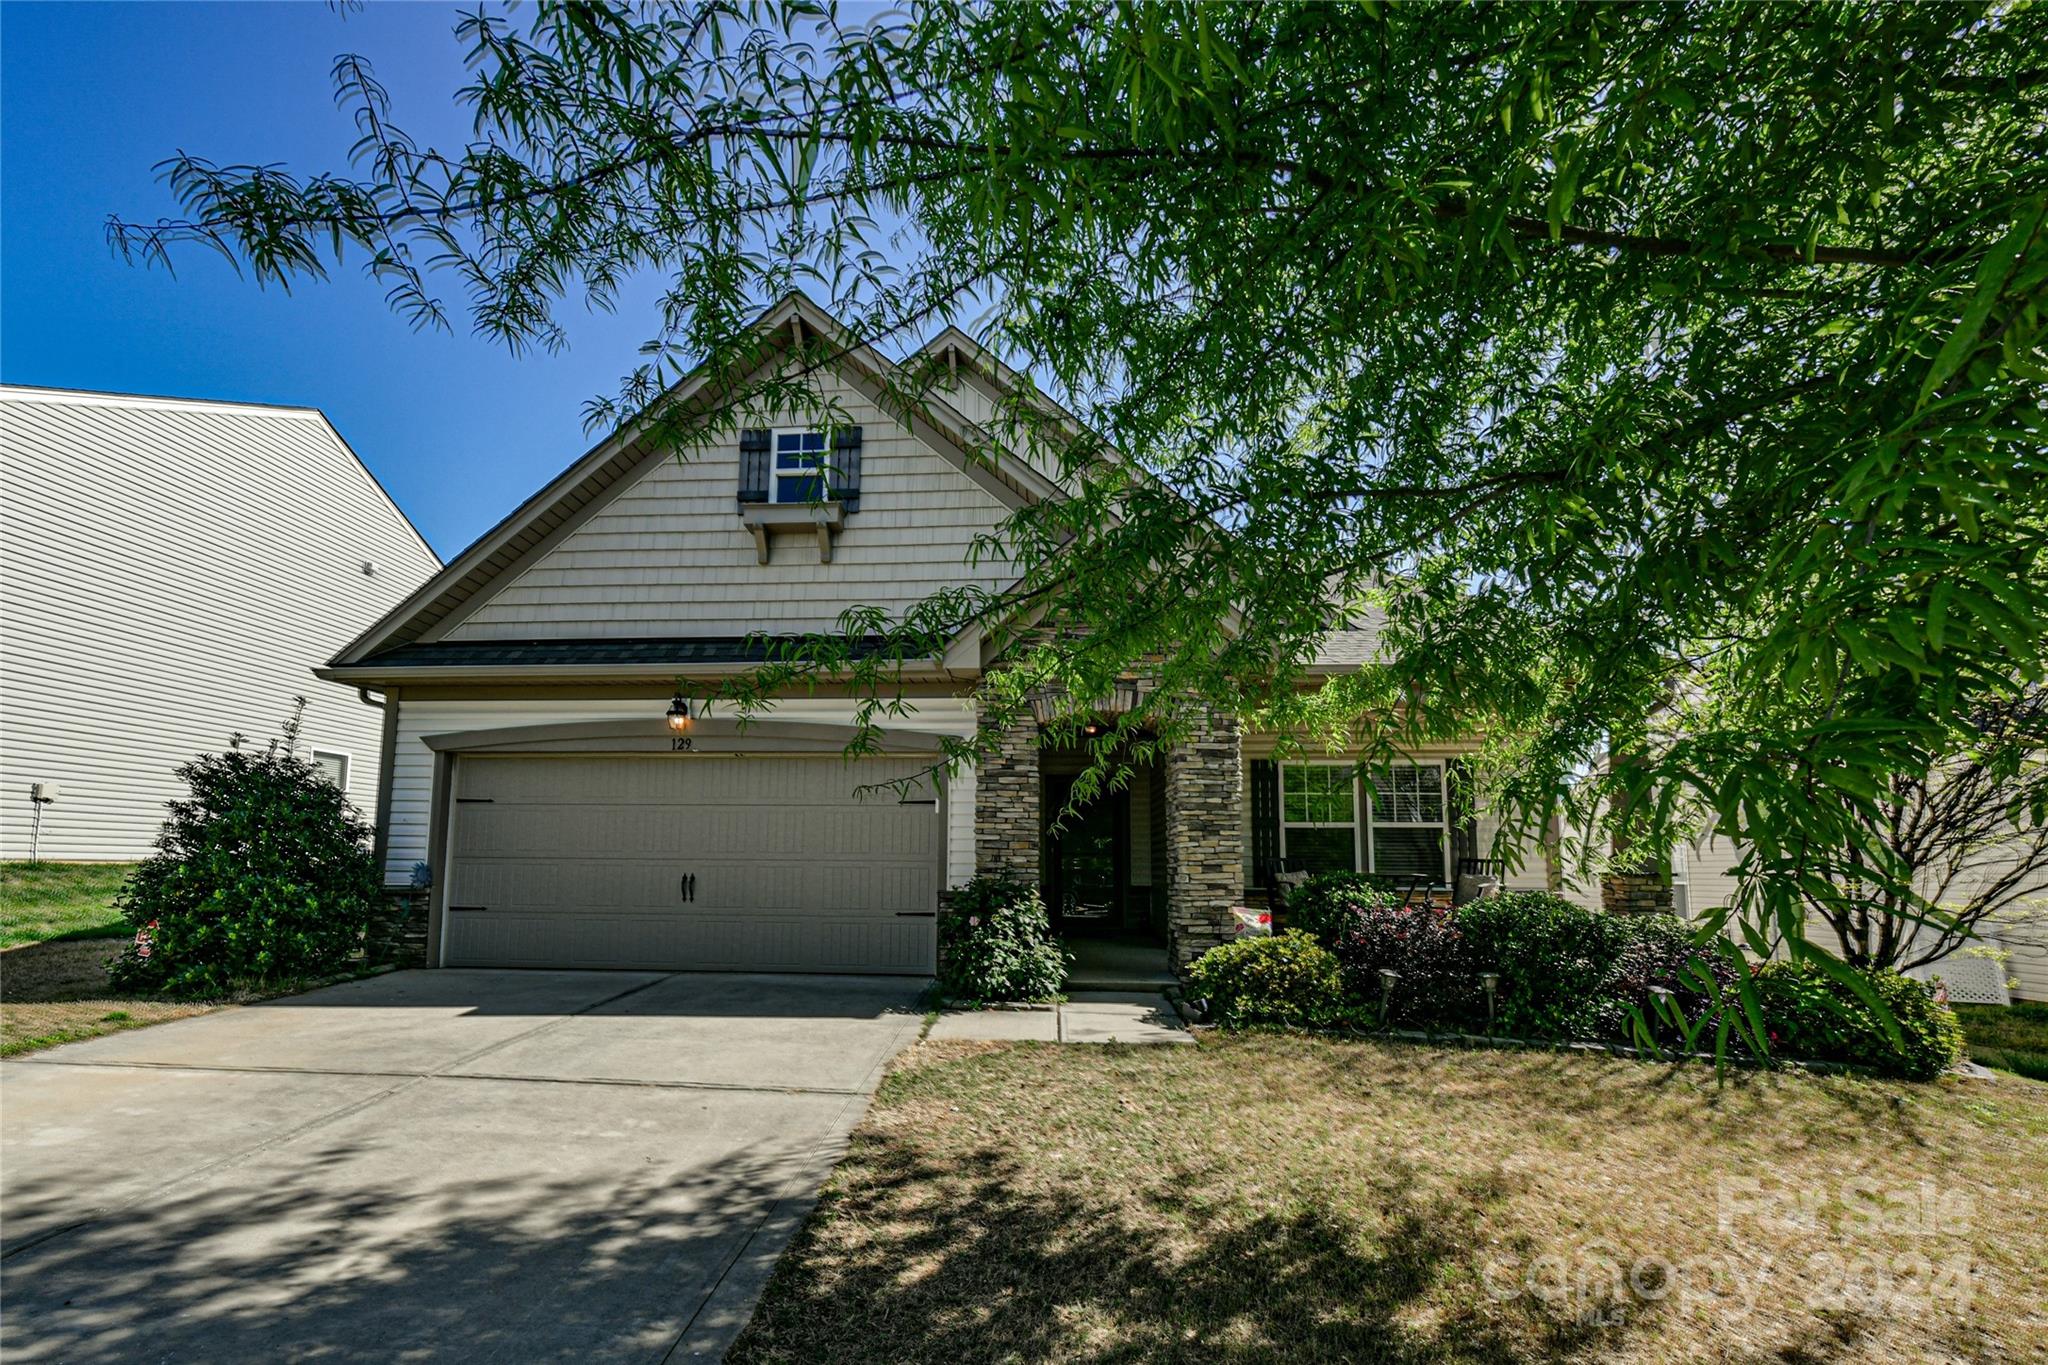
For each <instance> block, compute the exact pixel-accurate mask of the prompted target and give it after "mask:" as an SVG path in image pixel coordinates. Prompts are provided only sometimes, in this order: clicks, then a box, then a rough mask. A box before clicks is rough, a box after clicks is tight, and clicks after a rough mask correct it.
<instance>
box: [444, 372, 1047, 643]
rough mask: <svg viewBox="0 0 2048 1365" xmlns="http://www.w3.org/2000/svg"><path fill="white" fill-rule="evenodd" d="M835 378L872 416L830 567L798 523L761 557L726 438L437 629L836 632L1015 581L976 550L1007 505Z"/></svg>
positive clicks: (468, 633)
mask: <svg viewBox="0 0 2048 1365" xmlns="http://www.w3.org/2000/svg"><path fill="white" fill-rule="evenodd" d="M825 382H826V383H827V384H828V387H830V388H831V389H832V392H833V394H834V396H835V397H836V398H837V400H838V401H839V402H840V403H841V404H843V405H844V408H845V411H846V415H847V420H850V421H852V422H855V423H858V424H860V425H861V427H862V443H861V444H862V448H861V503H860V511H859V512H858V513H856V514H854V515H851V516H849V517H847V518H846V523H845V525H844V527H843V528H841V529H840V530H839V531H838V532H837V533H836V534H835V538H834V541H833V546H832V562H831V563H829V564H827V563H821V562H820V561H819V557H818V547H817V542H816V540H815V538H812V537H807V536H799V535H774V536H771V537H770V545H771V558H770V562H769V563H767V564H762V563H760V562H758V559H757V556H756V551H755V546H754V540H753V537H752V535H751V534H750V533H749V532H748V530H747V529H746V527H745V526H743V525H742V524H741V523H740V520H739V517H738V515H737V504H736V502H735V500H734V493H735V490H736V489H737V488H738V483H739V438H738V436H737V435H735V434H728V435H727V436H726V437H722V438H720V439H718V440H716V441H713V442H711V443H709V444H707V445H706V446H704V447H703V448H701V449H696V450H689V451H684V452H681V453H680V454H678V455H661V456H655V457H653V458H652V459H650V460H649V462H648V463H647V464H646V465H645V467H644V468H643V469H642V470H641V471H640V472H639V473H637V474H635V475H633V476H630V478H629V479H628V481H627V483H626V485H625V486H624V487H623V488H622V489H621V491H620V492H619V493H618V494H617V496H615V497H613V498H611V499H610V500H609V501H608V502H606V503H604V504H603V506H602V507H600V508H599V509H598V510H597V511H595V512H593V513H592V514H591V515H590V517H589V518H588V519H587V520H586V521H584V522H583V523H582V524H581V525H580V526H578V527H577V528H576V529H575V530H574V531H572V532H570V533H569V534H568V535H567V536H566V537H564V538H563V540H562V541H561V542H560V543H558V544H556V545H555V546H554V547H553V548H552V549H550V550H548V551H547V552H545V553H543V554H539V555H536V556H534V557H533V558H532V559H531V561H530V562H528V563H527V564H526V565H525V567H524V568H522V569H521V570H519V571H518V572H517V573H516V575H515V576H512V577H509V578H508V579H507V580H506V581H505V582H503V583H502V584H500V585H499V586H498V587H497V588H496V590H495V591H493V592H491V593H490V594H489V596H488V597H487V598H486V599H485V600H483V601H481V602H480V603H478V604H477V605H475V606H474V607H473V608H472V609H470V610H469V611H468V612H467V613H466V614H458V615H457V616H456V617H454V618H452V619H451V621H449V622H445V623H443V624H442V626H440V627H438V628H437V629H436V630H434V631H431V632H429V636H428V638H446V639H450V640H528V639H562V638H572V637H573V638H578V639H590V638H604V637H608V636H609V637H621V636H624V637H632V636H735V635H747V634H751V633H752V632H754V631H766V632H768V633H770V634H778V633H792V632H798V631H808V630H832V629H834V628H835V626H836V623H837V621H838V618H839V615H840V613H841V612H843V611H844V610H846V608H848V607H851V606H869V607H880V608H882V609H884V610H886V611H888V612H890V613H892V614H900V613H902V612H904V611H906V610H908V609H909V608H910V607H911V606H913V605H915V604H916V603H917V602H920V601H922V600H923V599H924V598H925V597H927V596H928V595H930V594H931V593H932V592H933V591H934V590H936V589H938V588H941V587H945V586H948V585H953V584H966V583H973V584H980V585H981V586H984V587H988V588H1001V587H1004V586H1007V585H1008V584H1009V583H1011V582H1012V581H1014V580H1015V578H1016V576H1017V569H1016V568H1015V566H1014V565H1012V564H1011V563H1010V562H1009V561H1007V560H1005V559H1004V558H1002V557H1001V556H984V557H979V559H978V562H970V560H976V559H977V556H976V555H975V541H976V538H977V537H979V536H982V535H984V534H985V533H987V532H988V531H990V530H991V529H992V528H994V527H995V526H996V524H997V523H998V522H1000V521H1001V520H1002V518H1003V517H1004V516H1005V515H1006V514H1007V512H1006V509H1005V508H1004V506H1003V505H1002V504H1001V503H1000V502H998V501H997V500H996V498H995V497H993V496H992V495H991V494H989V493H988V492H987V491H985V490H984V489H982V488H981V487H980V486H979V485H977V484H976V483H974V481H973V480H971V479H969V478H968V477H967V475H966V474H964V473H963V472H961V470H960V469H959V468H958V467H956V466H955V465H953V464H952V463H951V462H949V461H948V460H947V459H946V458H944V457H943V456H941V455H939V454H938V453H936V452H934V451H933V450H931V449H930V448H929V447H927V446H926V445H925V444H924V443H923V442H922V441H920V440H918V439H917V438H916V437H914V436H913V435H911V433H910V432H908V431H907V430H905V429H904V428H903V426H902V425H900V424H899V423H897V422H896V421H895V420H894V419H892V418H890V417H887V416H885V415H884V414H883V413H882V412H881V411H880V410H879V409H877V408H875V407H874V406H873V405H872V404H870V403H868V402H867V401H866V399H865V398H864V397H862V396H861V394H860V393H859V391H858V390H857V389H855V388H853V387H852V386H851V385H849V384H847V383H845V382H844V381H843V380H839V379H836V378H828V379H827V380H826V381H825ZM747 424H748V425H753V424H754V421H753V419H749V421H748V423H747ZM767 425H771V426H772V425H776V424H774V423H767ZM780 425H781V426H782V427H784V428H789V427H791V426H793V425H794V423H793V422H792V421H784V422H783V423H781V424H780ZM770 453H771V458H772V456H773V451H772V448H771V452H770ZM772 476H773V471H772V470H771V477H772Z"/></svg>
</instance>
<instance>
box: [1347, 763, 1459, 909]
mask: <svg viewBox="0 0 2048 1365" xmlns="http://www.w3.org/2000/svg"><path fill="white" fill-rule="evenodd" d="M1429 767H1434V768H1435V769H1436V795H1437V813H1438V816H1439V817H1440V818H1438V819H1435V820H1382V819H1380V816H1379V812H1378V811H1377V810H1374V809H1373V807H1372V804H1371V802H1372V795H1367V797H1366V801H1367V804H1366V806H1365V817H1366V819H1365V823H1366V827H1367V830H1368V835H1367V837H1366V841H1365V853H1366V858H1367V860H1368V861H1369V862H1374V863H1376V862H1377V861H1378V859H1377V857H1376V856H1375V855H1374V852H1373V846H1372V838H1371V836H1370V833H1369V831H1371V830H1373V829H1382V828H1384V829H1433V830H1435V831H1437V833H1438V834H1439V835H1441V836H1442V837H1441V838H1440V839H1438V840H1437V847H1438V848H1440V849H1441V850H1442V852H1443V866H1442V867H1441V868H1440V869H1438V870H1439V871H1441V872H1442V873H1443V877H1444V879H1443V881H1442V883H1440V885H1445V886H1448V885H1450V884H1451V880H1452V879H1451V789H1450V777H1451V765H1450V763H1449V761H1448V760H1446V759H1442V758H1404V759H1401V760H1399V761H1397V762H1395V763H1393V764H1392V765H1390V772H1391V769H1393V768H1429ZM1367 785H1370V784H1367ZM1375 794H1376V793H1375ZM1367 870H1368V871H1373V872H1377V871H1378V870H1379V869H1378V868H1377V867H1371V868H1368V869H1367Z"/></svg>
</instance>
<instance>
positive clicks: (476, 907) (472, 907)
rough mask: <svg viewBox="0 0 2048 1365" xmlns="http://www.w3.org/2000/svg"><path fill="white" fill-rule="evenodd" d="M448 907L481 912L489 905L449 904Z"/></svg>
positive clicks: (488, 907)
mask: <svg viewBox="0 0 2048 1365" xmlns="http://www.w3.org/2000/svg"><path fill="white" fill-rule="evenodd" d="M448 908H449V909H450V910H469V911H473V912H478V913H481V912H482V911H485V910H488V909H490V908H491V907H490V906H488V905H451V906H449V907H448Z"/></svg>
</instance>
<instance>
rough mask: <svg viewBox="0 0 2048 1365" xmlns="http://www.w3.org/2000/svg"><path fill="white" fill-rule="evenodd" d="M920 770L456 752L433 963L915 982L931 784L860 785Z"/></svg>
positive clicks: (930, 875)
mask: <svg viewBox="0 0 2048 1365" xmlns="http://www.w3.org/2000/svg"><path fill="white" fill-rule="evenodd" d="M924 766H925V763H924V761H922V760H918V759H894V758H876V759H862V760H858V761H854V762H847V761H846V760H844V759H843V758H841V757H840V756H839V755H837V754H832V755H825V756H800V757H799V756H790V757H779V756H778V757H750V758H741V757H730V756H715V755H702V756H697V755H670V754H661V755H646V756H635V757H614V756H608V755H565V756H559V757H556V756H550V757H529V756H516V757H513V756H468V757H463V758H460V759H457V760H456V765H455V771H454V782H453V787H454V813H453V822H452V825H451V827H450V829H449V836H448V837H449V843H448V848H449V859H448V861H449V869H448V894H447V900H446V905H447V911H446V917H445V919H444V920H443V926H444V927H443V933H444V946H443V953H442V960H443V961H444V962H445V963H446V964H447V965H448V966H451V967H508V966H509V967H641V968H659V969H668V970H692V969H709V970H734V971H794V972H892V973H912V974H923V973H929V972H930V971H932V970H933V968H934V965H935V961H936V955H937V923H936V920H935V918H934V912H935V911H936V909H937V904H938V890H939V878H940V875H941V870H942V866H943V861H942V860H943V854H944V843H945V830H944V822H943V821H942V820H941V819H940V818H939V816H938V807H937V804H936V802H935V801H934V800H933V799H932V797H933V793H932V791H931V788H930V787H929V786H928V785H925V786H922V787H920V788H919V789H918V790H916V791H914V792H912V793H911V794H910V795H909V796H908V797H903V796H899V795H898V793H896V792H893V791H888V790H881V791H876V790H873V788H874V787H875V785H876V784H878V783H885V782H888V781H891V780H893V779H900V778H908V777H912V776H915V775H916V774H918V773H919V772H920V771H921V769H922V768H923V767H924ZM863 789H866V790H863Z"/></svg>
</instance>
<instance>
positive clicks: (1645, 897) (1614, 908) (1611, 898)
mask: <svg viewBox="0 0 2048 1365" xmlns="http://www.w3.org/2000/svg"><path fill="white" fill-rule="evenodd" d="M1672 906H1673V901H1672V898H1671V883H1670V882H1668V881H1666V880H1665V879H1664V877H1663V876H1662V875H1661V874H1659V873H1656V872H1641V871H1636V872H1610V873H1608V874H1607V875H1606V876H1604V877H1602V878H1601V879H1600V908H1601V909H1603V910H1605V911H1606V912H1607V913H1608V914H1610V915H1668V914H1670V913H1671V912H1672Z"/></svg>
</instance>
